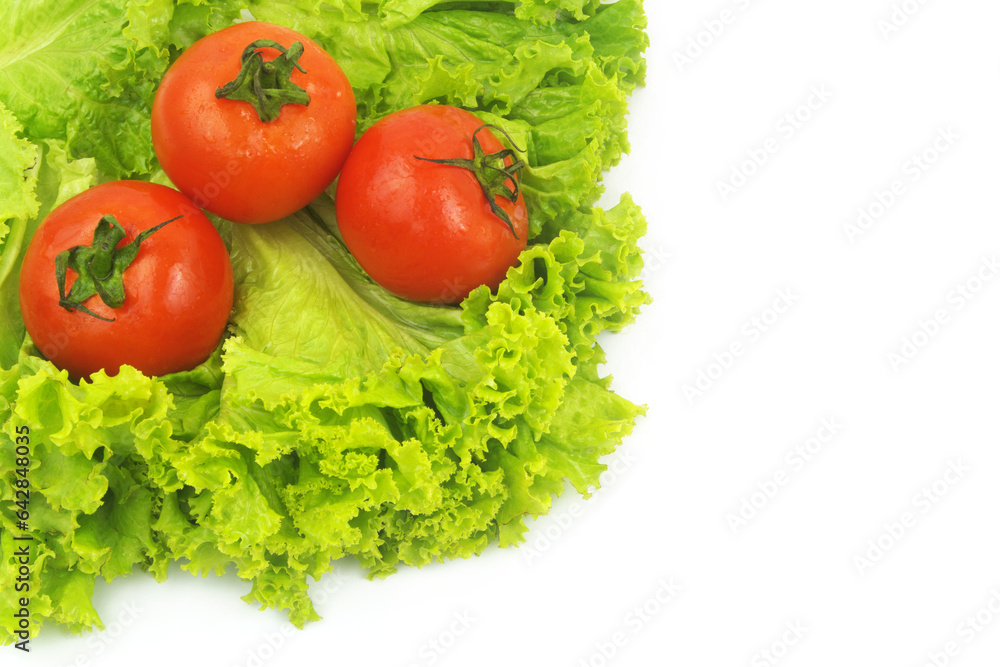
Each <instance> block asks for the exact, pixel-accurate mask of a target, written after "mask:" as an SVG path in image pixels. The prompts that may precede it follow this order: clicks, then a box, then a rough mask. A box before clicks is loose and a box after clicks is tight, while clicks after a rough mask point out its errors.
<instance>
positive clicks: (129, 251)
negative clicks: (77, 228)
mask: <svg viewBox="0 0 1000 667" xmlns="http://www.w3.org/2000/svg"><path fill="white" fill-rule="evenodd" d="M183 217H184V216H183V215H179V216H177V217H176V218H171V219H170V220H167V221H166V222H161V223H160V224H158V225H156V226H155V227H150V228H149V229H147V230H146V231H144V232H142V233H141V234H139V235H138V236H136V237H135V239H134V240H133V241H132V242H131V243H129V244H127V245H123V246H122V247H121V248H119V247H118V244H119V243H120V242H121V240H122V239H124V238H125V236H126V233H125V228H124V227H122V226H121V223H119V222H118V220H116V219H115V217H114V216H113V215H106V216H104V217H102V218H101V219H100V220H99V221H98V222H97V227H96V228H95V229H94V242H93V243H92V244H91V245H89V246H83V245H78V246H74V247H72V248H70V249H69V250H64V251H63V252H61V253H59V254H58V255H56V261H55V263H56V284H57V285H58V286H59V305H60V306H62V307H63V308H65V309H66V310H67V311H69V312H73V311H74V310H77V311H80V312H81V313H84V314H86V315H90V316H91V317H96V318H97V319H99V320H104V321H105V322H114V319H109V318H107V317H101V316H100V315H98V314H97V313H95V312H94V311H92V310H90V309H89V308H87V307H86V306H84V305H83V302H84V301H86V300H87V299H89V298H90V297H92V296H94V295H95V294H97V295H99V296H100V297H101V301H103V302H104V305H106V306H107V307H108V308H121V307H122V305H124V303H125V284H124V282H123V280H122V276H123V275H124V273H125V269H127V268H128V267H129V266H131V264H132V262H133V261H135V258H136V256H138V254H139V246H140V245H142V243H143V241H145V240H146V239H148V238H149V237H150V236H152V235H153V234H154V233H156V232H157V231H159V230H160V229H162V228H163V227H164V226H166V225H168V224H169V223H171V222H173V221H174V220H178V219H180V218H183ZM67 269H73V271H75V272H76V274H77V278H76V280H75V281H74V282H73V287H71V288H70V290H69V293H68V294H67V293H66V270H67Z"/></svg>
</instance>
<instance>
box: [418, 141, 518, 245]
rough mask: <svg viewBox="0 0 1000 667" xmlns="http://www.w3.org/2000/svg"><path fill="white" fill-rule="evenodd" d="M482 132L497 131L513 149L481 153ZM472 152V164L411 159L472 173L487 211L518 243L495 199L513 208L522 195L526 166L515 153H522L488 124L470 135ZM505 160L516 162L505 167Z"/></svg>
mask: <svg viewBox="0 0 1000 667" xmlns="http://www.w3.org/2000/svg"><path fill="white" fill-rule="evenodd" d="M485 129H491V130H497V131H498V132H500V133H501V134H503V135H504V136H505V137H506V138H507V141H509V142H510V145H511V146H513V149H510V148H505V149H504V150H501V151H497V152H496V153H487V152H486V151H485V149H483V145H482V144H481V143H479V133H480V132H482V131H483V130H485ZM472 151H473V157H472V159H471V160H470V159H464V158H448V159H443V160H439V159H431V158H426V157H420V156H418V155H414V156H413V157H415V158H416V159H418V160H423V161H425V162H433V163H435V164H445V165H450V166H453V167H461V168H463V169H468V170H469V171H471V172H472V174H473V175H474V176H475V177H476V181H477V182H478V183H479V187H480V189H482V191H483V196H484V197H486V201H487V202H489V204H490V210H491V211H493V214H494V215H496V216H497V217H498V218H500V219H501V220H503V221H504V222H505V223H506V224H507V226H508V227H510V233H511V234H513V235H514V238H515V239H519V238H520V237H518V235H517V232H516V231H515V230H514V223H513V222H511V220H510V216H509V215H507V212H506V211H505V210H503V209H502V208H500V205H499V204H497V202H496V198H497V197H503V198H504V199H506V200H507V201H509V202H510V203H512V204H516V203H517V198H518V196H519V195H520V194H521V170H522V169H524V167H525V166H526V165H527V163H526V162H525V161H524V159H522V158H520V157H518V153H523V152H524V150H523V149H520V148H518V147H517V145H516V144H515V143H514V140H513V139H511V136H510V134H508V133H507V131H506V130H504V129H503V128H501V127H497V126H496V125H489V124H487V125H482V126H480V127H479V128H478V129H477V130H476V131H475V132H473V133H472ZM507 158H517V160H516V161H514V162H513V163H511V164H510V165H507V164H506V160H507ZM498 165H499V166H498ZM507 181H510V182H511V183H513V184H514V185H513V187H511V186H509V185H507Z"/></svg>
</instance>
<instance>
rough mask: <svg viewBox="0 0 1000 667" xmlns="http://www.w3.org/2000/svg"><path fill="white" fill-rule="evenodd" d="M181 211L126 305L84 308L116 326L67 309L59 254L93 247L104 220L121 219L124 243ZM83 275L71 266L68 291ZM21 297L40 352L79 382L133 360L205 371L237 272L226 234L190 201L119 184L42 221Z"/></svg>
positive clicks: (132, 276) (136, 276)
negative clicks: (60, 280) (60, 284)
mask: <svg viewBox="0 0 1000 667" xmlns="http://www.w3.org/2000/svg"><path fill="white" fill-rule="evenodd" d="M181 214H183V217H182V218H180V219H178V220H175V221H174V222H171V223H170V224H168V225H166V226H165V227H163V228H162V229H160V230H158V231H156V232H155V233H154V234H153V235H152V236H150V237H149V238H147V239H146V240H145V241H143V243H142V244H141V245H140V247H139V253H138V255H137V256H136V258H135V260H134V261H133V262H132V264H131V265H130V266H129V267H128V268H127V269H125V272H124V274H123V282H124V285H125V303H124V304H123V305H122V307H121V308H115V309H112V308H109V307H108V306H106V305H105V304H104V302H103V301H101V299H100V297H99V296H97V295H94V296H92V297H91V298H89V299H87V300H86V301H85V302H84V305H85V306H86V307H87V308H89V309H90V310H92V311H93V312H94V313H96V314H98V315H100V316H102V317H106V318H114V321H113V322H105V321H102V320H99V319H97V318H95V317H91V316H90V315H87V314H86V313H83V312H81V311H72V312H70V311H67V310H66V309H65V308H63V307H61V306H60V305H59V289H58V286H57V284H56V277H55V276H56V273H55V257H56V255H58V254H59V253H61V252H63V251H64V250H69V249H70V248H71V247H73V246H77V245H90V244H91V243H92V241H93V237H94V228H95V227H96V225H97V222H98V220H100V218H101V217H102V216H104V215H113V216H115V218H116V219H117V220H118V222H120V223H121V225H122V227H123V228H124V229H125V231H126V232H127V235H126V237H125V238H124V239H123V240H122V241H121V243H119V245H118V247H122V246H123V245H125V244H127V243H130V242H131V241H132V240H133V239H134V238H135V237H136V236H137V235H138V234H140V233H141V232H142V231H144V230H146V229H149V228H151V227H155V226H156V225H157V224H159V223H161V222H163V221H165V220H169V219H170V218H173V217H175V216H177V215H181ZM75 279H76V274H75V273H74V272H73V271H72V270H70V271H69V272H68V275H67V281H66V289H67V291H68V290H69V289H70V288H71V287H72V284H73V281H74V280H75ZM19 296H20V304H21V316H22V318H23V319H24V325H25V328H26V329H27V331H28V334H29V335H30V336H31V339H32V341H33V342H34V343H35V346H36V347H37V348H38V349H39V351H41V352H42V354H44V355H45V356H46V357H47V358H48V359H49V360H50V361H52V363H54V364H55V365H56V366H58V367H59V368H62V369H64V370H67V371H69V374H70V376H71V377H72V378H74V379H77V378H82V377H87V376H89V375H90V374H92V373H95V372H97V371H99V370H101V369H104V370H105V371H106V372H107V374H108V375H115V374H117V373H118V370H119V368H120V367H121V366H122V365H124V364H128V365H130V366H133V367H135V368H137V369H138V370H140V371H142V372H143V373H145V374H146V375H165V374H167V373H174V372H178V371H183V370H188V369H191V368H193V367H195V366H197V365H198V364H200V363H201V362H202V361H204V360H205V359H207V358H208V357H209V356H210V355H211V353H212V351H213V350H214V349H215V348H216V346H217V345H218V344H219V341H220V340H221V338H222V335H223V334H224V333H225V330H226V323H227V321H228V319H229V314H230V311H231V310H232V305H233V270H232V266H231V264H230V260H229V252H228V251H227V250H226V246H225V244H224V243H223V242H222V238H221V237H220V236H219V233H218V232H217V231H216V229H215V227H213V226H212V223H211V222H209V220H208V218H207V217H206V216H205V214H204V213H203V212H202V211H201V210H200V209H198V208H197V207H196V206H195V205H194V204H193V203H192V202H191V200H190V199H188V198H187V197H185V196H184V195H183V194H181V193H180V192H178V191H176V190H173V189H172V188H168V187H166V186H163V185H157V184H154V183H145V182H142V181H115V182H111V183H104V184H101V185H98V186H96V187H93V188H91V189H89V190H87V191H86V192H83V193H81V194H79V195H77V196H76V197H73V198H72V199H70V200H69V201H66V202H64V203H63V204H62V205H60V206H59V207H57V208H56V209H55V210H53V211H52V212H51V213H50V214H49V216H48V217H47V218H46V219H45V220H44V221H43V222H42V224H41V226H40V227H39V228H38V231H37V232H35V235H34V236H33V237H32V239H31V242H30V244H29V246H28V250H27V252H26V253H25V258H24V263H23V264H22V266H21V276H20V284H19Z"/></svg>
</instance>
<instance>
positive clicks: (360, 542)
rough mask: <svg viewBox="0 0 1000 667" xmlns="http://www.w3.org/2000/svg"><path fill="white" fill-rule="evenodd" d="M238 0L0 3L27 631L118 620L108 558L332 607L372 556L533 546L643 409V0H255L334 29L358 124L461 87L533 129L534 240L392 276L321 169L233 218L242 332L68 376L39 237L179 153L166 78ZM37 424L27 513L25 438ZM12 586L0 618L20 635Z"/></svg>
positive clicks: (505, 120) (11, 575)
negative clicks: (447, 278)
mask: <svg viewBox="0 0 1000 667" xmlns="http://www.w3.org/2000/svg"><path fill="white" fill-rule="evenodd" d="M245 4H246V3H240V2H236V1H235V0H230V1H226V2H221V3H204V2H200V1H198V0H191V1H190V2H171V1H168V0H131V1H129V2H121V1H118V2H110V1H107V2H105V1H104V0H89V1H86V2H82V3H69V4H67V3H59V2H55V0H51V1H48V0H39V1H36V2H29V3H13V5H12V6H10V7H7V8H6V9H2V10H0V26H2V27H4V28H6V29H7V34H9V35H18V37H17V39H16V40H15V41H14V42H9V43H8V44H7V45H6V46H4V47H0V99H2V100H4V101H5V102H6V103H7V109H3V108H0V177H2V178H0V243H2V244H3V245H2V246H0V251H2V254H0V301H3V310H2V315H0V317H2V318H3V319H2V321H0V325H2V326H0V424H2V431H3V434H4V435H2V436H0V471H2V473H3V474H2V476H0V588H2V589H3V590H12V587H13V583H14V581H15V578H16V576H17V572H16V568H15V565H14V561H13V559H12V558H11V554H12V553H13V549H14V539H13V538H14V536H15V535H23V534H26V533H27V534H30V535H31V536H32V537H33V538H34V541H33V542H32V543H31V544H32V564H31V575H30V584H31V596H32V606H31V613H32V621H33V624H32V634H34V633H36V632H37V630H38V628H39V627H40V625H41V624H42V623H43V622H46V621H48V622H54V623H56V624H59V625H63V626H65V627H67V628H69V629H70V630H72V631H83V630H87V629H90V628H92V627H98V628H100V627H102V625H101V621H100V619H99V617H98V614H97V612H96V610H95V609H94V607H93V605H92V603H91V599H92V595H93V591H94V587H95V583H96V581H97V580H98V578H100V579H103V580H105V581H110V580H112V579H115V578H117V577H120V576H123V575H127V574H130V573H132V572H134V571H135V570H136V569H139V570H143V571H147V572H150V573H152V574H153V575H154V576H155V577H156V578H157V579H163V578H164V577H166V575H167V571H168V568H169V566H170V565H171V564H172V563H174V562H177V561H179V562H180V563H181V566H182V567H183V568H184V569H186V570H188V571H190V572H192V573H197V574H208V573H214V574H218V575H221V574H223V573H225V572H231V573H235V574H236V575H237V576H239V577H241V578H243V579H245V580H248V581H250V582H251V584H252V588H251V591H250V593H249V594H248V595H247V596H246V599H247V601H249V602H255V603H259V604H260V605H261V606H263V607H273V608H280V609H284V610H287V612H288V614H289V617H290V619H291V621H292V622H293V623H295V624H296V625H300V626H301V625H302V624H303V623H305V622H307V621H310V620H313V619H316V618H317V616H316V613H315V611H314V610H313V608H312V604H311V603H310V601H309V597H308V582H309V579H310V578H313V579H315V578H319V577H320V576H322V575H323V574H324V573H325V572H327V571H329V570H330V569H331V567H333V564H334V562H335V561H336V560H337V559H340V558H342V557H345V556H353V557H354V558H355V559H356V560H357V561H358V562H359V563H361V565H362V566H363V567H364V568H366V569H367V570H368V571H369V572H370V574H371V575H372V576H384V575H387V574H390V573H392V572H393V571H395V569H396V568H397V567H399V566H400V565H416V566H421V565H424V564H427V563H430V562H433V561H440V560H446V559H451V558H459V557H468V556H471V555H474V554H478V553H480V552H481V551H482V550H483V549H484V548H486V547H487V546H488V545H489V544H491V543H498V544H499V545H500V546H508V545H516V544H518V543H519V542H520V541H522V540H523V535H524V532H525V530H526V523H525V520H526V518H528V517H537V516H539V515H541V514H544V513H546V512H547V511H548V509H549V507H550V505H551V503H552V500H553V498H554V497H555V496H558V495H559V494H561V493H562V492H563V490H564V488H565V486H566V482H567V481H568V482H569V483H570V485H571V486H572V487H574V488H575V489H576V490H577V491H578V492H580V493H581V494H583V495H585V496H586V495H588V494H589V493H590V492H591V491H592V490H593V489H594V488H595V487H596V486H597V485H598V478H599V476H600V474H601V472H602V471H603V470H604V469H605V467H604V466H603V465H602V464H601V463H600V459H601V457H603V456H605V455H607V454H609V453H611V452H612V451H613V450H614V449H615V448H616V447H617V445H618V444H619V443H620V442H621V439H622V437H623V436H625V435H626V434H627V433H629V431H630V430H631V428H632V426H633V423H634V421H635V419H636V417H637V416H638V415H639V414H640V413H641V412H642V409H641V408H639V407H637V406H635V405H633V404H631V403H630V402H628V401H627V400H625V399H624V398H621V397H620V396H618V395H617V394H615V393H614V392H612V391H611V389H610V378H608V377H606V376H602V375H601V373H600V365H601V363H602V362H603V361H604V355H603V351H602V350H601V347H600V345H599V344H598V338H599V336H600V335H601V334H602V333H604V332H609V331H611V332H614V331H619V330H621V329H622V328H623V327H625V326H626V325H627V324H629V323H630V322H632V321H633V320H634V318H635V316H636V314H637V312H638V310H639V308H640V307H641V306H642V305H643V304H645V303H646V302H647V300H648V297H647V295H646V294H645V293H644V292H643V291H642V288H641V283H640V282H639V273H640V271H641V269H642V258H641V254H640V251H639V249H638V247H637V242H638V239H639V238H640V237H641V236H642V235H643V233H644V231H645V220H644V218H643V216H642V213H641V211H640V210H639V208H638V207H637V206H636V204H635V203H634V202H633V201H632V200H631V198H630V197H628V196H627V195H626V196H624V197H623V198H622V199H621V201H620V203H619V204H618V205H617V206H615V207H613V208H611V209H610V210H602V209H600V208H597V207H596V202H597V200H598V198H599V197H600V195H601V185H600V180H601V175H602V173H603V172H604V171H605V170H606V169H608V168H609V167H611V166H613V165H614V164H615V163H617V162H618V160H619V159H620V158H621V155H622V154H623V153H624V152H625V151H626V150H627V149H628V142H627V139H626V136H625V126H626V121H625V115H626V100H627V97H628V95H629V94H630V93H631V92H632V91H633V89H634V88H635V87H636V86H638V85H640V84H641V83H642V82H643V78H644V74H645V64H644V61H643V58H642V52H643V50H644V48H645V46H646V43H647V42H646V36H645V33H644V28H645V16H644V14H643V11H642V4H641V2H640V1H639V0H619V1H618V2H615V3H611V4H605V3H601V2H598V1H597V0H533V1H526V2H517V3H515V2H441V1H439V0H382V2H380V3H369V2H361V1H360V0H326V1H320V0H260V1H259V2H252V3H250V6H249V10H250V12H251V13H252V14H253V15H254V16H255V17H256V18H258V19H261V20H267V21H272V22H275V23H281V24H284V25H288V26H290V27H292V28H294V29H297V30H299V31H301V32H303V33H304V34H307V35H309V36H311V37H313V38H314V39H316V40H317V41H319V42H320V43H321V44H323V45H324V46H325V48H327V49H328V50H329V51H330V52H331V53H332V54H333V56H334V57H335V58H336V59H337V60H338V62H339V63H340V64H341V66H342V67H343V68H344V70H345V72H346V73H347V75H348V77H349V78H350V80H351V82H352V85H353V86H354V89H355V94H356V96H357V99H358V106H359V120H360V125H361V128H362V129H363V128H365V127H368V126H370V125H371V123H373V122H374V121H375V120H377V119H378V118H380V117H382V116H384V115H385V114H388V113H391V112H392V111H395V110H397V109H401V108H404V107H407V106H410V105H413V104H419V103H448V104H455V105H459V106H462V107H465V108H468V109H470V110H472V111H474V112H475V113H477V114H478V115H479V116H480V117H481V118H482V119H483V120H484V121H487V122H492V123H496V124H498V125H501V126H502V127H504V128H505V129H506V130H507V131H509V132H510V134H511V135H512V136H513V137H514V138H515V141H516V142H517V143H518V144H520V145H521V146H522V147H524V148H526V149H527V159H528V163H529V166H528V168H527V170H526V173H525V175H524V180H523V187H524V191H525V194H526V198H527V200H528V206H529V214H530V216H531V220H532V223H531V240H530V243H529V246H528V248H527V250H525V252H524V253H523V254H522V256H521V258H520V262H519V264H518V265H517V266H515V267H513V268H511V269H510V271H509V272H508V274H507V278H506V280H505V281H504V282H503V284H502V285H501V286H500V288H499V289H498V290H497V291H496V292H495V293H491V292H490V290H488V289H487V288H485V287H481V288H479V289H477V290H475V291H474V292H473V293H472V294H471V295H470V296H469V297H468V298H467V299H466V300H465V301H464V302H463V303H462V304H461V307H458V308H450V307H437V306H427V305H420V304H414V303H410V302H407V301H403V300H401V299H398V298H396V297H394V296H392V295H390V294H388V293H387V292H385V291H384V290H382V289H381V288H380V287H378V286H377V285H375V284H374V283H372V281H371V280H370V279H369V278H368V277H367V276H366V275H365V273H364V272H363V271H362V270H361V269H360V267H359V266H358V265H357V264H356V263H355V262H354V260H353V258H352V257H351V256H350V254H349V253H348V252H347V251H346V249H345V248H344V245H343V243H342V242H341V240H340V238H339V235H338V231H337V226H336V219H335V216H334V213H333V211H334V205H333V201H332V200H331V198H330V196H328V195H323V196H321V197H320V198H319V199H317V200H316V201H315V202H313V203H312V204H310V205H309V206H308V207H306V208H305V209H303V210H302V211H300V212H298V213H296V214H295V215H293V216H290V217H289V218H287V219H285V220H282V221H279V222H276V223H272V224H269V225H263V226H241V225H232V226H230V225H228V224H226V223H222V225H223V229H224V230H225V231H226V236H227V238H228V240H229V242H230V244H231V251H232V260H233V268H234V273H235V278H236V284H237V294H236V307H235V310H234V315H233V318H232V321H231V327H230V332H229V334H228V336H227V338H226V339H225V340H224V341H223V342H222V343H221V344H220V346H219V349H218V350H217V351H216V352H215V354H214V355H213V356H212V357H211V358H210V359H209V360H207V361H206V362H205V363H203V364H201V365H200V366H198V367H197V368H195V369H193V370H191V371H188V372H185V373H178V374H174V375H169V376H164V377H157V378H152V377H146V376H144V375H142V374H141V373H139V372H138V371H135V370H134V369H132V368H129V367H125V368H123V369H121V371H120V372H119V373H118V374H117V375H115V376H113V377H109V376H107V375H106V374H105V373H103V372H101V373H97V374H95V375H93V376H91V377H90V378H88V379H86V380H83V381H80V382H79V383H74V382H71V381H70V380H69V378H68V377H67V375H66V373H64V372H61V371H59V370H58V369H56V368H55V367H54V366H53V365H52V364H51V363H49V362H48V361H46V360H45V359H44V356H43V355H42V354H41V353H40V352H39V351H38V350H37V349H35V347H34V345H33V344H32V342H31V340H30V338H29V337H27V336H26V335H25V332H24V328H23V324H22V323H21V321H20V317H19V315H18V313H17V310H16V303H17V298H16V289H17V285H16V278H17V267H18V266H19V263H20V260H21V257H22V256H23V252H24V248H25V247H26V245H27V242H28V240H29V239H30V237H31V234H32V232H33V230H34V229H35V228H37V225H38V224H39V222H40V221H41V220H42V219H43V218H44V216H45V215H46V214H47V212H48V211H50V210H51V209H52V208H53V207H54V206H56V205H58V203H60V202H61V201H63V200H65V199H66V198H68V197H69V196H72V195H73V194H75V193H76V192H79V191H81V190H82V189H85V188H87V187H89V186H90V185H92V184H94V183H95V182H97V181H99V180H103V179H106V178H116V177H121V176H124V175H128V174H132V175H136V176H139V177H143V178H150V179H153V180H162V178H163V177H162V173H161V172H159V171H158V169H157V168H156V165H155V158H154V156H153V153H152V149H151V146H150V142H149V136H148V110H149V106H150V104H151V99H152V94H153V92H154V91H155V86H156V83H157V81H158V80H159V77H160V76H162V73H163V71H164V70H165V68H166V66H167V65H168V64H169V62H170V61H171V60H172V59H173V58H175V57H176V55H177V54H178V52H179V50H180V49H182V48H184V47H185V46H187V45H189V44H190V43H192V42H193V41H194V40H195V39H197V38H198V37H200V36H201V35H203V34H206V33H207V32H210V31H211V30H215V29H218V28H221V27H223V26H225V25H228V24H229V23H231V22H232V21H233V20H234V19H235V18H236V17H237V16H239V14H240V11H241V10H243V9H246V7H245V6H244V5H245ZM25 426H27V427H28V428H29V429H30V445H29V448H30V455H29V457H28V458H29V461H30V464H29V466H28V467H29V470H27V471H26V474H27V478H28V479H29V481H30V484H31V490H32V491H31V498H30V504H29V510H30V521H29V524H30V525H29V526H28V530H27V531H25V529H23V528H20V527H18V525H17V518H16V514H15V511H16V509H17V507H16V506H15V504H14V502H15V500H16V497H15V489H14V481H15V480H16V479H17V478H18V477H19V474H18V473H17V471H16V469H17V468H18V467H19V466H18V465H16V463H17V462H16V459H15V439H16V436H17V435H18V429H19V428H22V429H23V427H25ZM13 605H14V600H13V596H4V597H3V598H0V628H2V629H3V630H2V632H0V636H3V637H4V639H5V641H10V640H11V638H12V637H13V632H14V629H15V628H14V626H13V623H12V620H11V619H12V618H13V617H12V613H13V611H14V610H15V609H14V606H13Z"/></svg>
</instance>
